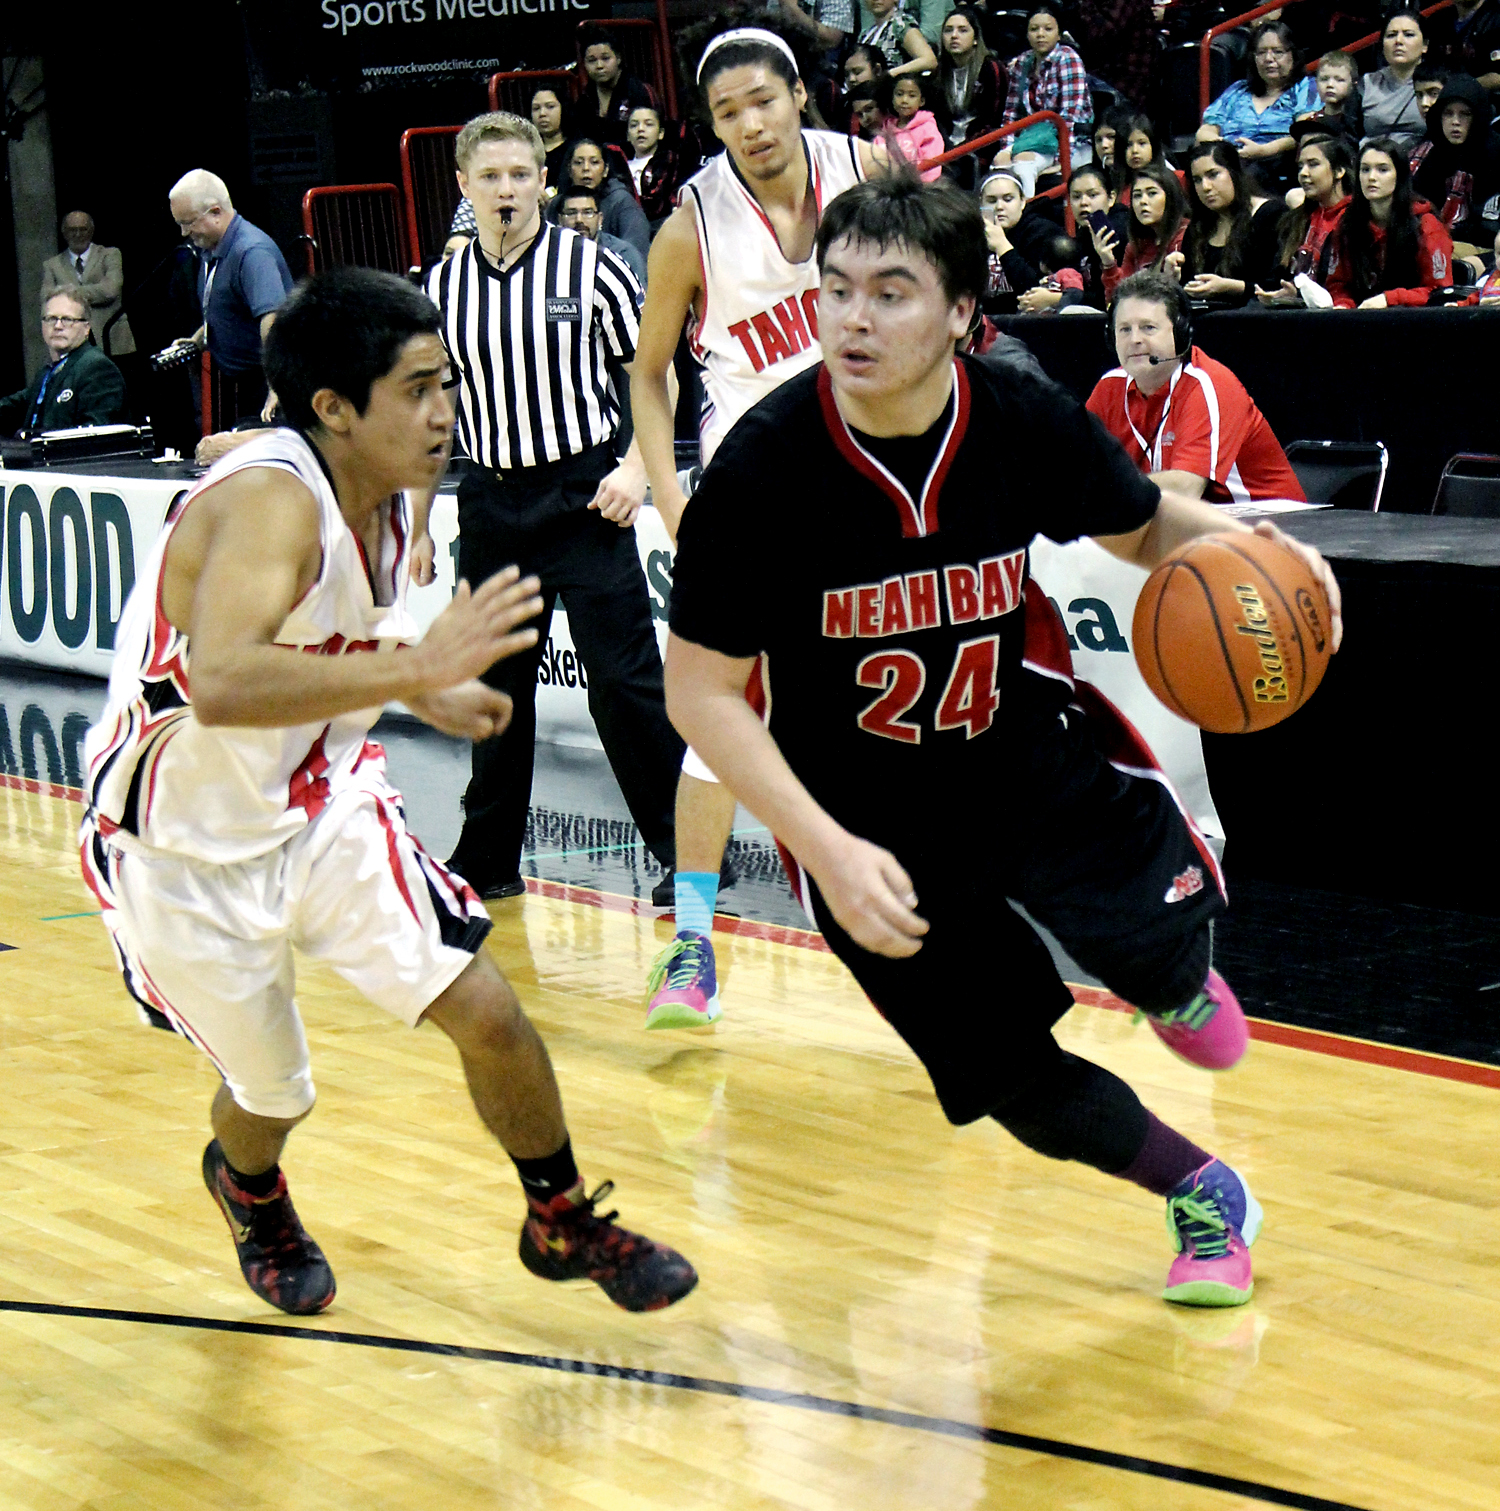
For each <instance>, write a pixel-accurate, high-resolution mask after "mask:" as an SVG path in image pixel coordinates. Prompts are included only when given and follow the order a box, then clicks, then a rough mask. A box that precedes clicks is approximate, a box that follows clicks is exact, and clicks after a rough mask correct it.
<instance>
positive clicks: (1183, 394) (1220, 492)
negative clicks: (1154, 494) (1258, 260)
mask: <svg viewBox="0 0 1500 1511" xmlns="http://www.w3.org/2000/svg"><path fill="white" fill-rule="evenodd" d="M1088 407H1089V410H1090V412H1091V413H1092V414H1096V415H1098V417H1099V418H1100V419H1101V420H1102V421H1103V422H1104V427H1105V429H1106V430H1108V431H1109V433H1110V434H1111V435H1112V436H1114V438H1115V439H1116V440H1117V441H1118V442H1119V443H1120V444H1121V445H1122V446H1123V447H1124V448H1125V451H1126V454H1127V455H1128V456H1129V457H1130V460H1131V461H1133V462H1134V463H1135V464H1136V466H1137V467H1139V468H1140V469H1141V471H1142V472H1146V473H1151V472H1191V473H1192V474H1193V475H1194V476H1195V477H1201V478H1207V479H1208V484H1207V487H1205V489H1204V490H1203V497H1204V498H1205V499H1207V500H1208V502H1209V503H1211V504H1229V503H1249V502H1251V501H1252V500H1260V499H1273V498H1288V499H1296V500H1298V501H1301V502H1305V501H1306V495H1305V494H1304V493H1303V491H1302V485H1301V484H1300V483H1299V482H1298V481H1297V474H1296V473H1295V472H1293V471H1292V467H1291V463H1290V462H1288V461H1287V459H1286V453H1285V452H1284V451H1283V450H1282V449H1281V443H1280V442H1279V441H1277V439H1276V436H1275V433H1274V432H1273V431H1272V429H1271V427H1270V425H1269V424H1268V423H1267V421H1266V417H1265V416H1264V415H1263V414H1262V413H1261V412H1260V410H1259V409H1257V408H1256V407H1255V401H1254V400H1253V399H1252V398H1251V397H1250V395H1249V394H1248V393H1246V392H1245V385H1244V384H1243V383H1241V382H1240V380H1239V379H1238V378H1237V377H1235V375H1234V374H1233V373H1232V372H1230V370H1229V369H1228V368H1227V367H1225V366H1224V364H1223V363H1222V362H1215V361H1214V360H1213V358H1212V357H1205V356H1204V355H1203V353H1202V351H1201V350H1200V349H1199V348H1198V347H1196V346H1195V347H1193V349H1192V351H1191V352H1190V353H1189V355H1188V360H1187V361H1186V362H1184V363H1182V364H1180V365H1179V366H1178V367H1177V369H1176V370H1175V371H1174V372H1173V374H1172V378H1171V381H1170V382H1169V383H1166V384H1164V385H1163V386H1162V387H1161V388H1159V389H1157V391H1156V392H1155V393H1154V394H1147V393H1142V392H1141V390H1140V388H1139V387H1138V386H1137V385H1136V382H1135V379H1134V378H1132V377H1131V376H1130V375H1129V374H1128V373H1127V372H1126V371H1125V369H1124V368H1123V367H1117V368H1115V369H1114V371H1113V372H1107V373H1105V375H1104V376H1103V377H1102V378H1100V379H1099V382H1098V384H1097V385H1096V386H1095V388H1094V391H1093V393H1091V394H1090V395H1089V402H1088Z"/></svg>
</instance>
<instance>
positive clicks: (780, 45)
mask: <svg viewBox="0 0 1500 1511" xmlns="http://www.w3.org/2000/svg"><path fill="white" fill-rule="evenodd" d="M730 42H760V43H762V44H764V45H765V46H767V47H774V48H775V49H776V50H777V51H778V52H784V53H785V54H786V60H787V62H788V63H790V64H791V65H792V72H793V73H794V74H797V76H798V77H799V78H800V77H801V71H800V70H799V69H798V67H797V55H796V53H794V52H793V51H792V50H791V48H790V47H788V46H787V45H786V43H785V42H783V41H782V40H781V38H780V37H778V36H777V35H776V33H775V32H773V31H767V30H766V29H765V28H764V27H762V26H741V27H738V28H736V30H734V31H725V32H720V33H719V35H718V36H717V37H715V38H714V39H713V41H712V42H710V43H709V44H708V46H707V47H705V48H704V49H703V56H702V57H701V58H699V59H698V76H697V77H696V78H695V79H694V80H693V82H694V83H695V84H701V83H702V82H703V66H704V64H705V63H707V62H708V60H709V58H710V57H711V56H712V55H713V54H714V52H715V51H716V50H717V49H718V48H720V47H724V46H726V45H727V44H728V43H730Z"/></svg>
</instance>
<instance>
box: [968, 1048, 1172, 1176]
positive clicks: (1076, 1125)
mask: <svg viewBox="0 0 1500 1511" xmlns="http://www.w3.org/2000/svg"><path fill="white" fill-rule="evenodd" d="M990 1116H991V1117H993V1118H994V1119H995V1121H996V1122H997V1123H999V1124H1000V1126H1001V1127H1002V1128H1004V1129H1005V1130H1006V1131H1007V1132H1008V1133H1010V1134H1011V1135H1012V1136H1013V1137H1015V1138H1018V1139H1020V1141H1021V1142H1022V1143H1023V1144H1025V1145H1026V1146H1027V1147H1028V1148H1029V1149H1034V1150H1036V1152H1037V1153H1038V1154H1045V1155H1046V1156H1047V1157H1048V1158H1049V1159H1063V1160H1077V1161H1079V1163H1081V1164H1085V1165H1092V1166H1093V1167H1094V1168H1095V1169H1096V1170H1102V1171H1104V1172H1105V1173H1106V1174H1107V1175H1114V1174H1117V1173H1118V1172H1119V1171H1121V1170H1124V1169H1125V1168H1126V1167H1127V1166H1128V1165H1129V1164H1130V1163H1131V1161H1132V1160H1134V1159H1135V1158H1136V1156H1137V1155H1138V1154H1139V1153H1140V1152H1141V1148H1142V1146H1143V1145H1144V1144H1145V1142H1146V1134H1147V1131H1148V1129H1149V1118H1150V1114H1149V1113H1147V1111H1146V1109H1145V1108H1144V1107H1143V1106H1142V1105H1141V1100H1140V1098H1139V1097H1138V1096H1136V1094H1135V1092H1133V1091H1132V1090H1131V1089H1130V1087H1129V1086H1127V1085H1126V1084H1125V1082H1124V1081H1122V1080H1121V1079H1120V1078H1119V1076H1117V1075H1112V1074H1111V1073H1110V1072H1109V1071H1107V1070H1105V1069H1104V1067H1103V1066H1101V1065H1095V1064H1094V1063H1093V1062H1092V1061H1090V1060H1083V1059H1080V1058H1079V1057H1078V1056H1077V1055H1070V1054H1068V1053H1066V1052H1064V1053H1062V1054H1061V1055H1060V1056H1059V1057H1058V1058H1057V1059H1056V1060H1054V1061H1052V1063H1050V1064H1048V1065H1045V1066H1039V1067H1038V1072H1037V1075H1036V1077H1035V1079H1034V1081H1033V1083H1032V1084H1031V1086H1029V1087H1028V1088H1027V1090H1026V1091H1024V1092H1022V1093H1020V1094H1019V1095H1017V1096H1015V1097H1012V1098H1011V1099H1010V1100H1009V1101H1008V1102H1006V1103H1004V1104H1003V1105H1002V1106H1000V1107H997V1108H995V1110H994V1111H993V1112H992V1113H991V1114H990Z"/></svg>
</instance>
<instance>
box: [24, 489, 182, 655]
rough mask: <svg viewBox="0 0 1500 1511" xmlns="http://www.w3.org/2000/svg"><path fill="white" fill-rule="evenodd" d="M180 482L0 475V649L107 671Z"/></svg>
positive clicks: (177, 493) (178, 492)
mask: <svg viewBox="0 0 1500 1511" xmlns="http://www.w3.org/2000/svg"><path fill="white" fill-rule="evenodd" d="M186 492H187V484H185V483H183V482H181V481H180V480H169V479H162V480H160V481H158V480H156V479H154V478H146V479H137V478H131V479H126V478H109V477H98V476H93V477H85V476H82V475H77V476H74V475H70V474H68V473H65V472H46V471H25V472H0V509H3V514H4V528H3V529H0V656H5V657H6V658H8V659H10V660H14V661H24V662H29V663H30V664H31V665H33V666H50V667H56V668H59V669H61V670H63V671H71V672H88V673H91V674H93V675H94V676H98V677H107V676H108V675H109V666H110V662H111V660H112V659H113V657H114V648H115V627H116V626H117V625H118V624H119V622H120V610H121V608H122V607H123V606H124V603H125V599H126V598H127V597H128V596H129V594H130V590H131V588H132V587H134V586H135V574H136V567H137V565H138V564H139V563H142V562H144V560H145V558H146V556H147V554H148V553H149V552H150V550H151V544H152V542H153V541H154V540H155V539H156V537H157V535H158V534H159V533H160V531H161V527H162V522H163V521H164V520H165V519H166V517H167V510H168V509H170V508H171V506H172V504H173V502H174V501H175V500H176V499H178V498H179V497H180V496H181V495H182V494H184V493H186Z"/></svg>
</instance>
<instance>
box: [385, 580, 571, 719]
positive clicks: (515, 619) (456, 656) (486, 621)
mask: <svg viewBox="0 0 1500 1511" xmlns="http://www.w3.org/2000/svg"><path fill="white" fill-rule="evenodd" d="M541 587H542V585H541V583H540V582H539V581H538V580H537V579H536V578H535V577H524V578H523V577H522V576H521V572H520V568H519V567H506V568H505V570H504V571H503V572H496V573H495V575H494V576H493V577H491V578H489V579H488V580H487V581H485V582H482V583H481V584H480V585H479V587H478V588H477V589H471V588H470V587H469V584H468V583H467V582H462V581H461V582H460V583H459V585H458V591H457V592H456V593H454V595H453V600H452V602H451V603H449V605H448V607H447V608H445V609H444V610H443V612H442V613H441V614H439V615H438V616H437V618H436V619H434V620H433V621H432V623H431V625H429V626H428V629H427V633H426V634H425V635H424V636H423V637H422V640H421V643H420V644H419V645H418V646H417V647H416V649H415V650H414V651H413V652H412V655H413V656H416V657H419V658H420V665H419V676H420V681H421V683H422V688H421V691H422V692H423V693H432V692H441V691H442V690H443V689H444V688H449V687H457V686H458V685H459V683H461V682H468V681H471V680H472V679H473V678H475V677H477V676H479V675H480V674H481V673H482V672H485V671H487V670H488V669H489V668H490V667H492V666H493V665H494V664H495V662H497V661H500V660H503V659H504V658H505V657H506V656H514V655H515V654H516V652H517V651H524V650H527V649H529V648H530V647H531V646H533V645H535V644H536V636H537V632H536V629H535V628H534V627H527V628H525V629H517V628H516V626H517V625H524V624H525V623H526V621H527V620H528V619H535V618H536V616H537V615H538V614H540V613H541V612H542V600H541V597H540V593H541ZM409 701H410V700H409V699H408V702H409Z"/></svg>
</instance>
